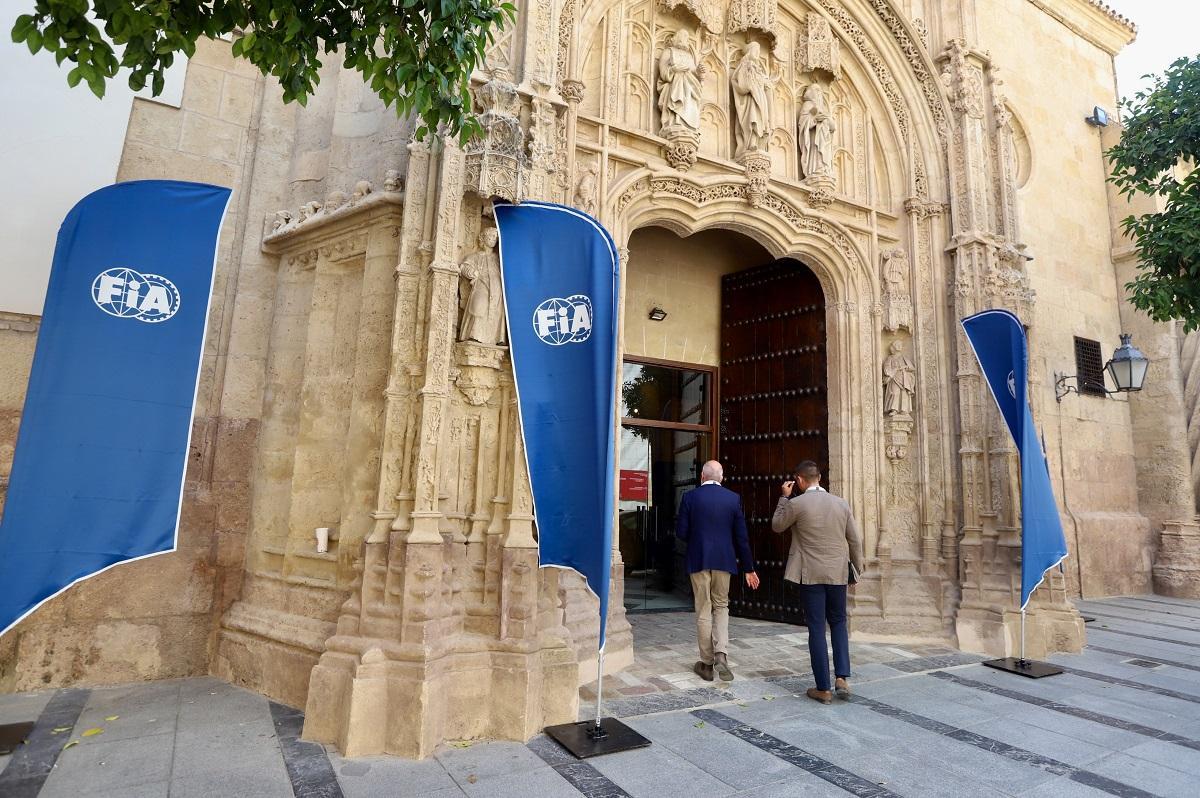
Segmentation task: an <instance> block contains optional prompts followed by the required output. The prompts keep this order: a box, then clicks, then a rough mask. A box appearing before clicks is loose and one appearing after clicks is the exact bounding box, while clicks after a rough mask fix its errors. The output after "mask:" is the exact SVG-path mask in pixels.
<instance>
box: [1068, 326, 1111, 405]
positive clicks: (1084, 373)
mask: <svg viewBox="0 0 1200 798" xmlns="http://www.w3.org/2000/svg"><path fill="white" fill-rule="evenodd" d="M1075 373H1076V374H1077V375H1078V380H1079V392H1080V393H1083V394H1088V395H1089V396H1108V394H1107V393H1106V392H1105V390H1104V357H1103V355H1101V354H1100V342H1099V341H1093V340H1091V339H1090V338H1080V337H1078V336H1076V337H1075Z"/></svg>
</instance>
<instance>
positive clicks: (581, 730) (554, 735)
mask: <svg viewBox="0 0 1200 798" xmlns="http://www.w3.org/2000/svg"><path fill="white" fill-rule="evenodd" d="M545 732H546V736H548V737H550V738H551V739H552V740H554V741H555V742H557V743H558V744H559V745H561V746H562V747H563V748H565V749H567V750H568V751H570V752H571V753H572V754H574V755H575V758H576V759H587V758H588V757H593V756H603V755H604V754H615V753H618V752H620V751H632V750H633V749H635V748H645V747H646V746H648V745H650V741H649V740H647V739H646V738H645V737H643V736H642V735H640V734H638V733H637V732H635V731H634V730H633V729H631V728H629V727H628V726H626V725H625V724H624V723H622V722H621V721H619V720H617V719H616V718H601V719H600V729H599V731H597V729H596V721H594V720H581V721H579V722H578V723H561V724H559V725H557V726H547V727H546V728H545Z"/></svg>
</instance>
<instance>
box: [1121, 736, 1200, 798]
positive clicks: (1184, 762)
mask: <svg viewBox="0 0 1200 798" xmlns="http://www.w3.org/2000/svg"><path fill="white" fill-rule="evenodd" d="M1125 753H1126V755H1128V756H1131V757H1134V758H1135V759H1145V760H1148V761H1150V762H1157V763H1158V764H1160V765H1162V766H1164V767H1168V768H1171V769H1173V770H1182V771H1184V772H1185V773H1191V774H1192V775H1193V776H1200V751H1197V750H1195V749H1192V748H1186V747H1184V746H1181V745H1174V744H1172V743H1168V742H1165V741H1163V740H1147V741H1146V742H1144V743H1142V744H1141V745H1137V746H1134V747H1133V748H1130V749H1128V750H1126V751H1125ZM1198 791H1200V790H1198Z"/></svg>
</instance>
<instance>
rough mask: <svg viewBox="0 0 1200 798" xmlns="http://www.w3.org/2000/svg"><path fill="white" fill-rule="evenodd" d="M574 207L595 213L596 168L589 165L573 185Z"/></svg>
mask: <svg viewBox="0 0 1200 798" xmlns="http://www.w3.org/2000/svg"><path fill="white" fill-rule="evenodd" d="M574 200H575V207H576V208H578V209H579V210H581V211H583V212H584V213H590V214H592V215H593V216H594V215H595V214H596V168H595V167H594V166H589V167H588V168H587V169H585V170H584V172H583V174H582V175H580V177H579V183H578V184H577V185H576V186H575V197H574Z"/></svg>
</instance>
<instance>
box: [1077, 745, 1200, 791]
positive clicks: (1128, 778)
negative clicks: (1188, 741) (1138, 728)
mask: <svg viewBox="0 0 1200 798" xmlns="http://www.w3.org/2000/svg"><path fill="white" fill-rule="evenodd" d="M1089 770H1092V771H1094V772H1096V773H1099V774H1101V775H1104V776H1108V777H1109V778H1111V779H1114V780H1116V781H1119V782H1121V783H1122V784H1130V785H1133V786H1135V787H1138V788H1140V789H1143V790H1148V791H1149V792H1152V793H1155V794H1156V795H1166V796H1185V795H1195V791H1196V777H1195V776H1192V775H1190V774H1188V773H1184V772H1183V771H1180V770H1173V769H1171V768H1168V767H1163V766H1162V765H1161V764H1159V763H1157V762H1151V761H1149V760H1146V759H1137V758H1136V757H1132V756H1129V755H1128V754H1124V753H1122V754H1113V755H1112V756H1110V757H1108V758H1106V759H1104V760H1103V761H1100V762H1096V763H1095V764H1094V765H1092V767H1090V768H1089Z"/></svg>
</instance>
